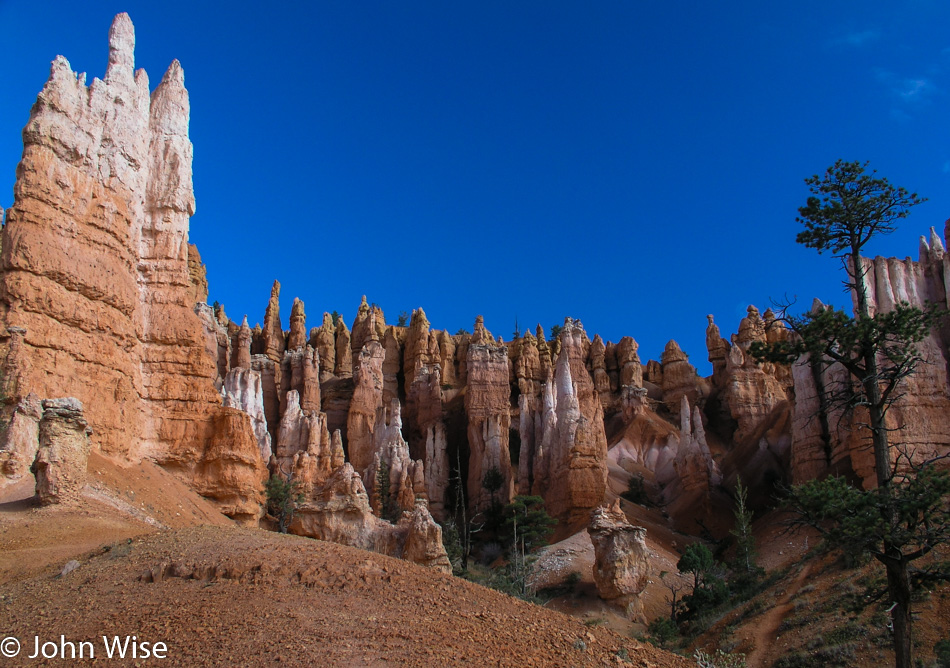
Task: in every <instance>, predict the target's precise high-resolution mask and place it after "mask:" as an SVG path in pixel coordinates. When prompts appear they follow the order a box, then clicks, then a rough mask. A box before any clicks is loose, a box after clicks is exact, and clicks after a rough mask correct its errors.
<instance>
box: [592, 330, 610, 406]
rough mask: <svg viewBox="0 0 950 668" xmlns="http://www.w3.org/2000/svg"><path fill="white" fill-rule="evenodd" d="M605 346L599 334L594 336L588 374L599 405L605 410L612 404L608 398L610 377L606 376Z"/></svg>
mask: <svg viewBox="0 0 950 668" xmlns="http://www.w3.org/2000/svg"><path fill="white" fill-rule="evenodd" d="M606 358H607V346H605V345H604V341H603V339H601V338H600V334H595V335H594V340H593V341H592V342H591V344H590V358H589V365H590V372H591V376H593V379H594V389H595V390H597V394H598V395H599V397H600V401H601V404H602V405H603V407H604V408H605V409H606V408H607V407H608V406H609V405H610V404H611V403H612V402H611V396H610V377H609V376H608V375H607V359H606Z"/></svg>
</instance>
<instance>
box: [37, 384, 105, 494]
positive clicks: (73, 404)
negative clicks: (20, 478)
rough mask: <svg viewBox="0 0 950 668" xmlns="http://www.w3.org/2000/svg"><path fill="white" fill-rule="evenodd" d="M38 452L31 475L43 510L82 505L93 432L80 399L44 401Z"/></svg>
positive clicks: (69, 398)
mask: <svg viewBox="0 0 950 668" xmlns="http://www.w3.org/2000/svg"><path fill="white" fill-rule="evenodd" d="M42 407H43V418H42V419H41V420H40V424H39V448H38V450H37V451H36V458H35V459H34V461H33V465H32V466H31V467H30V471H31V472H32V473H33V475H34V476H35V477H36V495H37V496H38V497H39V500H40V503H41V504H42V505H44V506H47V505H51V504H72V503H75V502H77V501H79V498H80V496H81V495H82V490H83V487H85V486H86V461H87V460H88V459H89V434H90V433H91V430H90V429H89V425H88V424H87V423H86V420H85V418H84V417H83V410H82V403H81V402H80V401H78V400H77V399H74V398H72V397H68V398H66V399H44V400H43V402H42Z"/></svg>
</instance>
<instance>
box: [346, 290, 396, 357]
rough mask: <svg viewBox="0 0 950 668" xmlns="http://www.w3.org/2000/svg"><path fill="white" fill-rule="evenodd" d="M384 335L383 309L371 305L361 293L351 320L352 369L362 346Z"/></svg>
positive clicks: (381, 338) (378, 339)
mask: <svg viewBox="0 0 950 668" xmlns="http://www.w3.org/2000/svg"><path fill="white" fill-rule="evenodd" d="M385 336H386V318H385V317H384V316H383V310H382V309H381V308H379V306H377V305H375V304H373V305H372V306H370V305H369V304H367V303H366V295H363V299H362V301H361V302H360V306H359V309H357V312H356V319H355V320H354V321H353V329H352V335H351V336H350V349H351V350H352V358H353V368H354V369H355V368H356V362H357V358H358V357H359V354H360V351H361V350H363V346H364V345H366V344H367V343H368V342H369V341H382V340H383V338H384V337H385ZM337 352H339V351H337Z"/></svg>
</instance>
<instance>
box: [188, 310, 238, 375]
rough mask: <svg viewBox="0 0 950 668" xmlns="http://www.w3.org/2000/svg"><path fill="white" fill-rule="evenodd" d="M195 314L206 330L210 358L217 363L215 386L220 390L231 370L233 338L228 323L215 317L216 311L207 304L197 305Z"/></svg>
mask: <svg viewBox="0 0 950 668" xmlns="http://www.w3.org/2000/svg"><path fill="white" fill-rule="evenodd" d="M194 312H195V315H197V316H198V321H199V322H200V323H201V325H202V329H203V330H204V331H203V333H204V341H205V350H206V351H207V354H208V358H209V359H212V360H214V362H215V379H214V386H215V388H217V389H218V390H220V389H221V386H222V383H223V382H224V377H225V376H226V375H228V371H229V370H230V369H231V357H232V352H231V337H230V335H229V333H228V325H227V323H226V322H225V323H222V322H221V321H220V320H219V319H218V318H217V316H216V315H215V311H214V309H213V308H212V307H210V306H208V305H207V304H204V303H196V304H195V306H194Z"/></svg>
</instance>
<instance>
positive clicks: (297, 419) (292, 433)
mask: <svg viewBox="0 0 950 668" xmlns="http://www.w3.org/2000/svg"><path fill="white" fill-rule="evenodd" d="M286 404H287V405H286V407H285V408H284V412H283V414H282V415H281V417H280V430H279V431H278V432H277V441H276V446H275V447H274V460H275V461H274V468H275V471H274V472H275V474H278V473H279V474H281V475H284V476H286V475H288V474H289V473H290V472H291V471H292V470H293V463H294V458H295V457H296V456H297V454H298V453H300V452H303V451H305V450H306V449H307V443H308V442H309V440H310V421H309V420H308V419H307V415H305V414H304V412H303V410H301V408H300V394H299V393H298V392H297V390H290V391H289V392H288V393H287V399H286Z"/></svg>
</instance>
